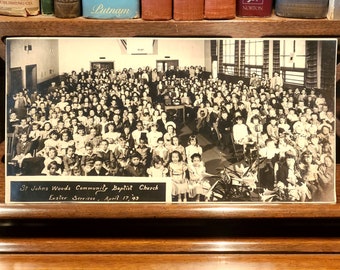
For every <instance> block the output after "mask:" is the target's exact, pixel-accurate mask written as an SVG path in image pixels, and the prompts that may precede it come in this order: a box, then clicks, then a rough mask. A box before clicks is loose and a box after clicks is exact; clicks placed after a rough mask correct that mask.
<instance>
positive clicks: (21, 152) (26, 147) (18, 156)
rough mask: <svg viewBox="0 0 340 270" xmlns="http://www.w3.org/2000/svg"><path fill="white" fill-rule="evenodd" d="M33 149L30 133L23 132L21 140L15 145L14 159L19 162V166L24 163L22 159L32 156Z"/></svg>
mask: <svg viewBox="0 0 340 270" xmlns="http://www.w3.org/2000/svg"><path fill="white" fill-rule="evenodd" d="M31 149H32V143H31V142H30V141H29V140H28V135H27V134H26V133H22V134H21V135H20V136H19V142H18V143H17V145H16V147H15V156H14V158H13V159H12V161H16V162H18V165H19V167H21V165H22V161H23V160H24V159H25V158H31V157H32V154H31Z"/></svg>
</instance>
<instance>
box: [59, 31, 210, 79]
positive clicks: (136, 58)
mask: <svg viewBox="0 0 340 270" xmlns="http://www.w3.org/2000/svg"><path fill="white" fill-rule="evenodd" d="M156 48H157V54H155V55H127V54H126V51H125V50H124V49H123V47H122V45H121V44H120V42H119V40H118V39H111V38H110V39H108V38H105V39H97V38H93V39H91V38H90V39H89V38H86V39H60V40H59V49H60V54H59V68H60V73H61V74H62V73H64V72H67V73H68V72H70V71H72V70H75V71H77V72H78V71H80V69H81V68H84V69H85V70H88V69H89V68H90V62H95V61H113V62H114V63H115V69H116V70H122V69H123V68H130V67H131V68H133V69H137V68H139V67H142V68H143V67H145V66H150V67H151V68H154V67H156V60H163V59H167V60H169V59H170V60H172V59H173V60H179V65H180V66H181V67H184V66H190V65H195V66H196V65H200V66H204V65H205V63H206V59H205V55H204V52H205V42H204V40H199V39H197V40H192V39H185V38H182V39H158V44H157V46H156ZM165 57H170V58H165ZM100 58H105V59H100Z"/></svg>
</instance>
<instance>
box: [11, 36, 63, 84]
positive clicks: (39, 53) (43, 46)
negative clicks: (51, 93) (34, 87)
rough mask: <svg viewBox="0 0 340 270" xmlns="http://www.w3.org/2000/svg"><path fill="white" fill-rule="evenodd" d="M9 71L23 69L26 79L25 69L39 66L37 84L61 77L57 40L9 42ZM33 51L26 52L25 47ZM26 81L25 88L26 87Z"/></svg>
mask: <svg viewBox="0 0 340 270" xmlns="http://www.w3.org/2000/svg"><path fill="white" fill-rule="evenodd" d="M8 44H9V45H8V47H7V48H8V50H9V51H8V53H7V55H8V56H9V57H10V58H9V59H10V60H9V61H8V63H7V71H8V70H9V69H10V68H16V67H21V69H22V72H23V76H22V78H25V77H26V74H25V67H26V66H27V65H34V64H36V65H37V83H40V82H44V81H46V80H49V79H51V78H54V77H56V76H58V75H59V48H58V40H57V39H13V40H8ZM29 45H30V47H31V50H30V51H28V50H26V51H25V46H26V48H28V46H29ZM25 83H26V82H25V81H23V86H24V87H25V86H26V85H25Z"/></svg>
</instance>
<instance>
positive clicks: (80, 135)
mask: <svg viewBox="0 0 340 270" xmlns="http://www.w3.org/2000/svg"><path fill="white" fill-rule="evenodd" d="M73 139H74V143H75V146H76V153H77V154H78V155H80V156H83V155H85V154H86V152H85V145H86V141H87V135H86V133H85V126H83V125H79V126H78V129H77V133H76V134H74V135H73Z"/></svg>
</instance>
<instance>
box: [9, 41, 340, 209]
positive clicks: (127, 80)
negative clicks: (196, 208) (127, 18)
mask: <svg viewBox="0 0 340 270" xmlns="http://www.w3.org/2000/svg"><path fill="white" fill-rule="evenodd" d="M6 49H7V50H6V93H7V103H6V117H7V119H6V130H7V131H6V140H7V143H6V194H5V197H6V203H61V202H62V203H84V202H86V203H96V202H97V203H98V202H100V203H176V204H179V203H193V204H197V203H216V204H219V203H278V202H282V203H292V202H295V203H335V200H336V194H335V74H336V52H337V39H325V38H318V39H315V38H314V39H309V38H282V39H281V38H275V39H270V38H264V39H232V38H75V37H74V38H73V37H72V38H56V37H50V38H49V37H44V38H41V37H39V38H38V37H20V38H8V39H6Z"/></svg>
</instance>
